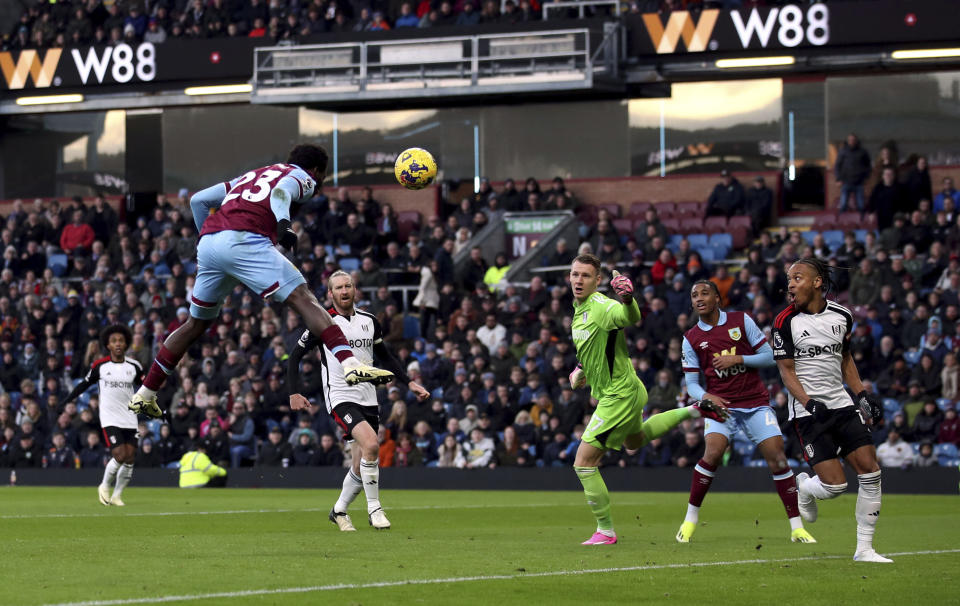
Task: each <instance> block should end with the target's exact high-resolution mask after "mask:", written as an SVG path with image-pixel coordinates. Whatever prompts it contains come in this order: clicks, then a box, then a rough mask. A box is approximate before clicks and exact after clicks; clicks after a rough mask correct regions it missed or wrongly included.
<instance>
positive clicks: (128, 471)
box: [113, 463, 133, 497]
mask: <svg viewBox="0 0 960 606" xmlns="http://www.w3.org/2000/svg"><path fill="white" fill-rule="evenodd" d="M132 477H133V464H132V463H124V464H123V465H121V466H120V471H118V472H117V485H116V487H115V488H114V489H113V496H115V497H119V496H120V495H121V494H123V489H124V488H126V487H127V484H129V483H130V478H132Z"/></svg>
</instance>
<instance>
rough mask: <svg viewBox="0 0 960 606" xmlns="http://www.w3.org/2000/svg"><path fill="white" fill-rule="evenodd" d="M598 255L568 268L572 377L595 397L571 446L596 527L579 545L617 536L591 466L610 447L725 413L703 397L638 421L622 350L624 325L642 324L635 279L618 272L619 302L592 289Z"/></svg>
mask: <svg viewBox="0 0 960 606" xmlns="http://www.w3.org/2000/svg"><path fill="white" fill-rule="evenodd" d="M600 278H601V272H600V260H599V259H598V258H596V257H594V256H593V255H580V256H578V257H577V258H576V259H574V260H573V265H572V266H571V267H570V287H571V288H572V289H573V298H574V315H573V325H572V330H573V343H574V345H575V346H576V348H577V359H578V360H579V361H580V363H579V364H578V365H577V368H576V369H575V370H574V371H573V372H572V373H571V374H570V384H571V385H572V386H573V387H574V388H575V389H576V388H578V387H583V386H584V385H585V384H587V385H590V394H591V395H592V396H593V397H594V398H595V399H596V400H597V401H598V402H599V403H598V404H597V409H596V410H595V411H594V413H593V416H592V417H591V418H590V423H589V424H588V425H587V429H586V430H585V431H584V432H583V439H582V441H581V442H580V447H579V448H578V449H577V456H576V460H575V461H574V463H573V469H574V470H575V471H576V472H577V476H578V477H579V478H580V482H581V483H582V484H583V492H584V493H585V494H586V495H587V504H588V505H589V506H590V511H592V512H593V515H594V516H595V517H596V518H597V531H596V533H594V535H593V536H592V537H590V538H589V539H587V540H586V541H584V542H583V544H584V545H613V544H615V543H616V542H617V534H616V533H615V532H614V531H613V520H612V518H611V517H610V494H609V493H608V492H607V486H606V484H604V482H603V478H602V477H600V471H599V469H598V468H597V466H598V465H599V464H600V461H601V459H603V455H604V453H606V452H607V451H608V450H610V449H613V450H620V448H621V446H624V445H625V446H626V447H627V448H629V449H631V450H633V449H638V448H641V447H642V446H644V445H645V444H647V443H648V442H649V441H650V440H653V439H654V438H656V437H659V436H662V435H663V434H665V433H667V432H668V431H670V430H671V429H672V428H674V427H676V426H677V425H679V424H680V423H681V422H682V421H684V420H686V419H695V418H697V417H701V416H702V417H705V418H708V419H713V420H716V421H720V422H723V421H725V420H726V419H727V418H728V417H729V414H728V413H727V410H726V409H725V408H724V407H723V406H721V405H719V404H714V403H713V402H710V401H708V400H703V401H700V402H696V403H694V404H693V405H691V406H688V407H686V408H677V409H674V410H668V411H666V412H663V413H660V414H657V415H653V416H651V417H650V418H649V419H647V420H646V421H644V420H643V407H644V406H645V405H646V403H647V390H646V388H645V387H644V386H643V383H642V382H641V381H640V379H639V378H638V377H637V373H636V371H635V370H634V368H633V365H632V364H631V363H630V356H629V355H628V353H627V341H626V339H625V338H624V336H623V330H622V329H623V328H624V327H625V326H632V325H633V324H636V323H637V322H639V321H640V308H639V307H638V306H637V302H636V301H635V300H634V299H633V283H632V282H631V281H630V279H629V278H627V277H626V276H621V275H620V273H619V272H617V271H616V270H615V271H614V272H613V279H612V280H611V281H610V286H611V287H612V288H613V290H614V292H616V293H617V295H618V296H619V297H620V298H621V300H622V301H623V303H617V301H615V300H613V299H610V298H609V297H606V296H604V295H602V294H601V293H599V292H597V287H598V286H599V285H600Z"/></svg>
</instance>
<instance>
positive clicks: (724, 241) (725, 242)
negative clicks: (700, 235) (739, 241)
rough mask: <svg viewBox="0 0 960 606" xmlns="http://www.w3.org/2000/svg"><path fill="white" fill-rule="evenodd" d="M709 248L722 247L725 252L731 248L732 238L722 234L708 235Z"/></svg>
mask: <svg viewBox="0 0 960 606" xmlns="http://www.w3.org/2000/svg"><path fill="white" fill-rule="evenodd" d="M710 246H724V247H726V249H727V250H730V249H731V248H733V236H731V235H730V234H728V233H726V232H724V233H722V234H711V235H710Z"/></svg>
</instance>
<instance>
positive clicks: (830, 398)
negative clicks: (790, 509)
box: [773, 258, 892, 562]
mask: <svg viewBox="0 0 960 606" xmlns="http://www.w3.org/2000/svg"><path fill="white" fill-rule="evenodd" d="M834 287H835V282H834V281H833V278H832V276H831V275H830V267H829V266H828V265H827V264H826V263H824V262H823V261H821V260H820V259H816V258H807V259H801V260H799V261H797V262H796V263H794V264H793V265H792V266H790V269H789V270H788V271H787V291H788V292H789V296H790V299H791V305H790V306H789V307H787V308H786V309H785V310H783V312H781V313H780V315H778V316H777V318H776V320H775V321H774V324H773V357H774V359H775V360H776V361H777V366H778V367H779V369H780V377H781V378H782V379H783V384H784V386H785V387H786V388H787V390H788V391H789V392H790V398H789V408H790V419H791V420H792V421H793V424H794V429H795V431H796V432H797V435H798V436H799V438H800V444H801V446H802V448H803V457H804V459H805V460H806V461H807V463H808V464H809V465H810V467H812V468H813V471H814V474H815V475H814V476H813V477H810V476H809V475H808V474H806V473H801V474H798V475H797V489H798V490H799V504H800V515H801V516H802V517H803V519H804V520H806V521H807V522H813V521H815V520H816V519H817V499H833V498H836V497H838V496H840V495H841V494H843V492H844V491H845V490H846V489H847V480H846V477H845V476H844V474H843V467H842V466H841V465H840V459H839V457H843V458H844V459H845V460H846V461H847V464H848V465H849V466H850V467H852V468H853V470H854V471H855V472H856V473H857V481H858V484H859V489H858V492H857V506H856V520H857V549H856V552H855V553H854V555H853V559H854V561H857V562H892V560H890V559H888V558H885V557H883V556H881V555H880V554H878V553H877V552H876V550H875V549H874V548H873V534H874V531H875V530H876V526H877V518H878V517H879V515H880V467H879V466H878V465H877V451H876V450H875V449H874V446H873V437H872V436H871V435H870V427H869V425H871V424H874V423H878V422H879V421H880V420H881V419H882V418H883V407H882V405H881V404H880V401H879V399H878V398H877V397H876V396H875V395H874V394H871V393H868V392H867V390H866V389H865V388H864V387H863V383H862V382H861V380H860V373H859V372H857V366H856V364H855V363H854V361H853V357H852V356H851V354H850V337H851V333H852V331H853V316H852V315H851V314H850V311H849V310H847V309H846V308H845V307H843V306H842V305H840V304H838V303H836V302H835V301H830V300H828V299H826V294H827V293H828V292H830V290H832V289H833V288H834ZM844 383H846V384H847V386H848V387H849V388H850V389H851V390H852V391H853V392H854V393H856V394H857V397H856V401H854V399H853V398H851V397H850V394H849V393H848V392H847V391H846V389H844Z"/></svg>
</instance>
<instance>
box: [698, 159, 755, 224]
mask: <svg viewBox="0 0 960 606" xmlns="http://www.w3.org/2000/svg"><path fill="white" fill-rule="evenodd" d="M745 203H746V195H745V194H744V191H743V185H741V184H740V182H739V181H737V179H736V177H734V176H733V175H731V174H730V171H729V170H727V169H723V170H722V171H720V183H717V185H716V186H715V187H714V188H713V191H712V192H710V197H709V198H707V216H708V217H711V216H721V217H731V216H733V215H735V214H739V213H742V212H743V208H744V204H745Z"/></svg>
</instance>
